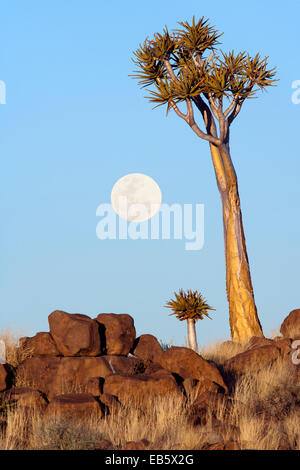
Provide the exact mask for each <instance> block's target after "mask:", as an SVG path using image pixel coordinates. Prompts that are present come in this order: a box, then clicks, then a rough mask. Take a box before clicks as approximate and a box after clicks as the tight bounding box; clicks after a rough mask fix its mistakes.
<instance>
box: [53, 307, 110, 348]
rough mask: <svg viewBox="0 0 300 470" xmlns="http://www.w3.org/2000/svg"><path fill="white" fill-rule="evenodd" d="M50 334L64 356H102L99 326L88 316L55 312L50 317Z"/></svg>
mask: <svg viewBox="0 0 300 470" xmlns="http://www.w3.org/2000/svg"><path fill="white" fill-rule="evenodd" d="M48 320H49V325H50V333H51V336H52V338H53V339H54V341H55V343H56V346H57V348H58V350H59V352H60V354H62V355H63V356H98V355H99V354H101V342H100V333H99V325H98V323H97V322H96V321H95V320H92V319H91V318H90V317H88V316H87V315H81V314H78V313H66V312H63V311H61V310H55V311H54V312H52V313H51V314H50V315H49V317H48Z"/></svg>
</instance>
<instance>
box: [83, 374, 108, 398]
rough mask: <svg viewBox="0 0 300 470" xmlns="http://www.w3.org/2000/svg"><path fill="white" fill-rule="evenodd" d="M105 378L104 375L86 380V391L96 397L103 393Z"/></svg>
mask: <svg viewBox="0 0 300 470" xmlns="http://www.w3.org/2000/svg"><path fill="white" fill-rule="evenodd" d="M103 383H104V379H103V378H102V377H89V378H87V379H85V381H84V391H85V392H86V393H91V394H92V395H93V396H94V397H98V396H99V395H101V392H102V387H103Z"/></svg>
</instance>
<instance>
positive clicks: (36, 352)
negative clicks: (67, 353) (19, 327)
mask: <svg viewBox="0 0 300 470" xmlns="http://www.w3.org/2000/svg"><path fill="white" fill-rule="evenodd" d="M19 343H20V347H22V348H23V349H24V348H26V349H27V350H28V351H30V353H31V355H32V356H59V351H58V349H57V347H56V344H55V342H54V340H53V338H52V336H51V334H50V333H44V332H40V333H37V334H36V335H35V336H33V337H31V338H28V337H27V338H20V340H19Z"/></svg>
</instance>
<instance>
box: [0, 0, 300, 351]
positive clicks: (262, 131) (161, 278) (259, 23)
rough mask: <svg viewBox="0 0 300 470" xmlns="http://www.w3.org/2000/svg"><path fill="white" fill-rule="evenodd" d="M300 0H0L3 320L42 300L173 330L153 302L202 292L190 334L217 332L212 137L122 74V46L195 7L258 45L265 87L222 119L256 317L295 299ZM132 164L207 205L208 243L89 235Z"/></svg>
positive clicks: (222, 333) (23, 319)
mask: <svg viewBox="0 0 300 470" xmlns="http://www.w3.org/2000/svg"><path fill="white" fill-rule="evenodd" d="M299 14H300V3H299V1H296V0H295V1H289V0H286V1H285V2H275V3H274V2H270V1H263V2H262V1H261V0H259V1H258V0H254V1H251V2H249V1H245V2H240V1H238V0H232V1H231V2H224V1H219V0H212V1H210V2H201V1H199V0H197V1H194V0H190V1H189V2H182V1H178V0H172V1H169V0H167V1H164V2H161V1H158V0H154V1H152V2H141V1H135V0H134V1H130V0H129V1H128V2H121V1H118V0H117V1H115V2H112V3H109V2H102V1H95V0H86V1H85V2H83V1H77V0H72V1H71V0H63V1H61V0H60V1H58V0H53V1H51V2H50V1H44V2H40V1H33V0H28V1H26V2H24V1H21V0H19V1H17V0H12V1H10V2H4V3H3V4H2V5H1V17H0V44H1V47H0V80H4V81H5V83H6V86H7V104H6V105H0V121H1V123H0V141H1V146H0V148H1V171H0V187H1V220H2V223H1V237H0V246H1V249H0V250H1V271H0V272H1V282H0V287H1V292H0V298H1V303H0V329H1V328H5V327H7V326H11V327H12V328H13V329H21V330H23V332H24V333H26V334H35V333H36V332H37V331H47V329H48V322H47V316H48V314H49V313H50V312H51V311H53V310H54V309H63V310H66V311H68V312H73V313H85V314H87V315H90V316H92V317H95V316H96V315H97V314H98V313H101V312H115V313H124V312H125V313H129V314H131V315H132V316H133V317H134V320H135V325H136V329H137V333H138V334H142V333H152V334H154V335H156V336H157V337H158V338H159V339H162V340H168V341H169V340H173V342H175V343H176V344H182V343H183V342H184V336H186V329H185V324H183V323H181V322H178V321H177V320H176V318H174V317H170V316H169V315H168V314H169V313H170V312H169V310H167V309H166V308H164V307H163V305H164V304H165V302H166V301H167V300H169V299H170V297H172V295H173V292H174V290H177V289H179V288H180V287H182V288H185V289H187V288H192V289H199V290H200V291H201V292H203V294H204V295H205V297H206V298H207V300H208V302H209V303H210V304H211V305H213V306H214V307H215V308H216V312H214V314H213V320H209V319H205V320H204V321H202V322H198V324H197V333H198V341H199V343H200V344H201V345H203V344H206V343H208V342H212V341H215V340H218V339H228V338H229V321H228V306H227V301H226V294H225V268H224V251H223V233H222V219H221V204H220V199H219V194H218V191H217V186H216V182H215V177H214V173H213V168H212V163H211V160H210V154H209V147H208V144H207V143H206V142H203V141H201V140H200V139H199V138H197V137H196V136H195V135H194V134H193V133H192V131H191V130H190V129H189V128H188V126H186V125H185V123H184V122H183V121H182V120H180V119H179V118H178V117H177V116H176V115H174V113H172V112H171V113H170V114H169V116H168V117H166V116H165V110H164V109H162V108H158V109H155V110H152V105H151V104H150V103H149V102H148V101H147V100H146V99H144V95H145V94H147V93H145V90H141V89H140V88H139V87H138V84H137V81H136V80H132V79H131V78H129V77H128V75H129V74H131V73H132V71H133V70H134V65H133V63H132V62H131V57H132V53H133V51H134V50H136V48H137V47H138V45H139V43H141V42H143V41H144V39H145V37H146V36H151V35H152V34H153V33H155V32H157V31H161V30H162V28H163V27H164V26H165V25H167V26H168V28H169V29H172V28H175V27H176V26H177V21H185V20H189V21H190V20H191V19H192V16H193V15H196V17H197V18H199V17H201V16H205V17H207V18H209V19H210V22H211V24H213V25H215V26H216V27H217V28H218V29H219V30H220V31H223V32H224V35H223V37H222V41H223V46H222V47H223V49H224V50H226V51H228V50H231V49H235V50H248V51H249V52H250V53H251V54H255V53H256V52H261V54H262V55H264V56H265V55H267V56H269V57H270V59H269V60H270V65H271V66H272V67H273V66H276V67H277V69H278V78H280V82H278V86H277V87H276V88H271V89H270V90H269V91H268V93H264V94H260V95H259V98H258V99H256V100H251V101H249V102H248V103H246V104H245V106H244V108H243V110H242V112H241V114H240V116H239V117H238V119H237V120H236V121H235V123H234V125H233V127H232V132H231V150H232V157H233V160H234V163H235V165H236V170H237V174H238V178H239V187H240V196H241V205H242V210H243V217H244V223H245V232H246V240H247V247H248V254H249V260H250V266H251V271H252V279H253V285H254V290H255V296H256V302H257V307H258V311H259V317H260V320H261V322H262V325H263V328H264V331H265V333H266V334H270V333H271V331H272V330H273V329H276V328H278V327H279V325H280V323H281V321H282V320H283V319H284V317H285V316H286V315H287V314H288V313H289V311H290V310H291V309H293V308H297V307H300V298H299V266H300V249H299V234H300V218H299V201H300V185H299V173H300V160H299V122H300V105H295V104H292V101H291V96H292V91H293V90H292V88H291V85H292V82H293V81H294V80H300V57H299V55H300V52H299ZM136 172H140V173H145V174H147V175H149V176H151V177H153V178H154V179H155V180H156V181H157V183H158V184H159V186H160V188H161V190H162V194H163V202H165V203H169V204H171V203H175V202H177V203H181V204H184V203H192V204H195V203H203V204H205V244H204V247H203V249H202V250H201V251H185V250H184V241H179V240H173V241H166V240H160V241H157V240H156V241H155V240H154V241H151V240H143V241H142V240H138V241H131V240H127V241H126V240H119V241H118V240H115V241H114V240H107V241H100V240H99V239H97V237H96V224H97V222H98V219H97V218H96V208H97V206H98V205H99V204H100V203H103V202H110V192H111V189H112V187H113V185H114V183H115V182H116V181H117V179H118V178H120V177H121V176H123V175H125V174H127V173H136Z"/></svg>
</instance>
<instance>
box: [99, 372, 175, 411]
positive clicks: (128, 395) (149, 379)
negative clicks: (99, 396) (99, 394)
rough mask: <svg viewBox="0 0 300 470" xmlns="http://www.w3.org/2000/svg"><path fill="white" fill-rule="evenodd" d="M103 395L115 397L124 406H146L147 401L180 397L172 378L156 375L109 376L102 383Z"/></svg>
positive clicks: (170, 376)
mask: <svg viewBox="0 0 300 470" xmlns="http://www.w3.org/2000/svg"><path fill="white" fill-rule="evenodd" d="M103 390H104V392H105V393H109V394H110V395H115V396H117V397H118V399H119V400H120V402H121V403H122V404H124V405H128V404H131V403H133V404H134V405H135V406H141V405H147V403H148V402H149V401H151V400H152V399H154V398H157V397H159V396H166V395H168V394H178V395H181V393H180V390H179V387H178V386H177V383H176V380H175V379H174V377H173V376H172V375H171V374H169V375H165V374H161V375H159V374H157V375H153V376H151V375H144V374H140V375H131V376H129V375H109V376H108V377H106V379H105V382H104V387H103Z"/></svg>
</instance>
